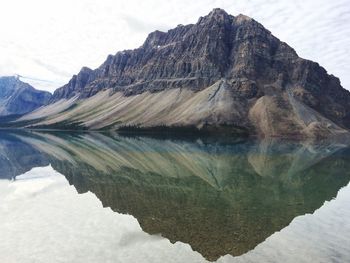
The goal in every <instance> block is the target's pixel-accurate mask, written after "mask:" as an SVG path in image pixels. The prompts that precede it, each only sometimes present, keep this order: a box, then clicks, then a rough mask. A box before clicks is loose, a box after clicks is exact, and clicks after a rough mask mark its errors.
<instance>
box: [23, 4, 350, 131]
mask: <svg viewBox="0 0 350 263" xmlns="http://www.w3.org/2000/svg"><path fill="white" fill-rule="evenodd" d="M349 110H350V93H349V91H347V90H345V89H344V88H342V86H341V84H340V81H339V79H338V78H336V77H334V76H333V75H328V74H327V72H326V70H325V69H324V68H322V67H321V66H320V65H318V64H317V63H315V62H312V61H309V60H305V59H302V58H300V57H298V55H297V53H296V52H295V51H294V50H293V49H292V48H291V47H290V46H288V45H287V44H286V43H284V42H282V41H280V40H279V39H278V38H276V37H274V36H273V35H272V34H271V32H270V31H268V30H267V29H266V28H264V27H263V26H262V25H261V24H259V23H258V22H257V21H255V20H254V19H252V18H249V17H247V16H244V15H238V16H231V15H229V14H227V13H226V12H225V11H224V10H222V9H214V10H213V11H212V12H210V13H209V14H208V15H207V16H205V17H201V18H200V19H199V20H198V22H197V23H196V24H190V25H185V26H184V25H178V26H177V27H176V28H174V29H171V30H169V31H168V32H161V31H155V32H152V33H151V34H149V36H148V37H147V39H146V41H145V42H144V44H143V45H142V46H141V47H139V48H137V49H134V50H125V51H122V52H118V53H117V54H116V55H114V56H113V55H109V56H108V57H107V60H106V61H105V62H104V63H103V64H102V65H101V66H100V67H99V68H97V69H95V70H91V69H89V68H86V67H84V68H82V70H81V71H80V72H79V73H78V74H77V75H75V76H73V78H72V79H71V80H70V81H69V83H68V84H66V85H64V86H63V87H61V88H59V89H57V90H56V91H55V93H54V94H53V96H52V98H51V100H50V104H49V105H48V106H46V107H44V108H42V109H39V110H37V111H35V112H33V113H32V114H29V115H27V116H25V117H23V118H21V119H20V123H21V125H27V126H28V125H29V124H28V123H30V125H31V126H36V127H56V128H82V129H94V130H95V129H113V130H117V129H155V128H157V127H158V128H164V129H165V128H183V129H185V128H190V129H200V130H202V131H206V130H208V131H212V130H214V131H217V130H221V131H222V130H225V131H228V132H230V133H231V132H233V133H236V132H241V133H242V132H243V133H248V134H257V135H260V136H265V137H269V136H293V137H328V136H333V135H339V134H346V133H347V129H349V128H350V113H349V112H350V111H349Z"/></svg>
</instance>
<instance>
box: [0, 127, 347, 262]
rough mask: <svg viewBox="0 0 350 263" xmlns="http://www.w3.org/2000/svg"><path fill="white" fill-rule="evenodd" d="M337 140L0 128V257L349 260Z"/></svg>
mask: <svg viewBox="0 0 350 263" xmlns="http://www.w3.org/2000/svg"><path fill="white" fill-rule="evenodd" d="M349 181H350V149H349V148H347V146H346V144H343V143H339V142H322V143H317V144H315V143H310V142H302V143H297V142H286V141H280V140H264V141H253V140H237V139H236V140H234V139H232V140H227V139H223V138H221V139H220V138H219V139H218V138H216V139H214V138H202V139H198V138H156V137H142V136H141V137H140V136H125V135H124V136H120V135H116V134H101V133H74V134H70V133H58V132H51V133H49V132H30V133H29V132H0V262H6V263H12V262H94V263H95V262H181V263H183V262H207V261H218V262H293V263H294V262H350V249H349V248H350V186H349Z"/></svg>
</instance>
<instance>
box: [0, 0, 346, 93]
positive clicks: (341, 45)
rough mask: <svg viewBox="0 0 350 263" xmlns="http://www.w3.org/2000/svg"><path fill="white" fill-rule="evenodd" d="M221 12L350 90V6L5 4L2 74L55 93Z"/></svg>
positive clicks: (90, 0) (94, 0)
mask: <svg viewBox="0 0 350 263" xmlns="http://www.w3.org/2000/svg"><path fill="white" fill-rule="evenodd" d="M215 7H221V8H223V9H225V10H226V11H227V12H228V13H230V14H232V15H238V14H239V13H242V14H245V15H248V16H251V17H253V18H254V19H255V20H257V21H259V22H261V23H262V24H263V25H264V26H265V27H266V28H268V29H269V30H270V31H271V32H272V33H273V34H274V35H275V36H277V37H278V38H280V39H281V40H283V41H285V42H287V43H288V44H289V45H290V46H292V47H293V48H294V49H295V50H296V51H297V52H298V54H299V56H301V57H304V58H307V59H311V60H314V61H317V62H319V63H320V64H321V65H322V66H324V67H325V68H326V69H327V71H328V72H329V73H331V74H333V75H336V76H337V77H339V78H340V80H341V82H342V85H343V87H345V88H347V89H349V90H350V0H293V1H292V0H278V1H277V0H234V1H233V0H201V1H190V0H167V1H164V0H147V1H136V0H127V1H123V0H50V1H48V0H30V1H28V0H0V24H1V26H0V58H1V59H0V76H1V75H14V74H20V75H22V76H25V77H26V78H24V79H23V80H24V81H26V82H29V83H31V84H32V85H34V86H35V87H36V88H39V89H46V90H49V91H53V90H55V88H58V87H60V86H62V85H63V84H65V83H66V82H68V80H69V79H70V78H71V76H72V75H73V74H76V73H77V72H79V70H80V68H81V67H83V66H88V67H90V68H96V67H98V66H99V65H100V64H102V63H103V61H104V60H105V59H106V57H107V55H108V54H115V53H116V52H117V51H120V50H123V49H133V48H137V47H139V46H140V45H141V44H142V43H143V41H144V39H145V38H146V36H147V35H148V33H149V32H151V31H154V30H157V29H158V30H163V31H164V30H168V29H170V28H173V27H175V26H176V25H178V24H188V23H195V22H196V21H197V20H198V18H199V17H200V16H204V15H206V14H207V13H209V12H210V11H211V10H212V9H213V8H215Z"/></svg>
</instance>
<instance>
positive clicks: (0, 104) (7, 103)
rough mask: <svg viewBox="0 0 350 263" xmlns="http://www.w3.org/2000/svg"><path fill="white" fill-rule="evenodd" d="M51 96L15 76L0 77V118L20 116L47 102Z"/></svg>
mask: <svg viewBox="0 0 350 263" xmlns="http://www.w3.org/2000/svg"><path fill="white" fill-rule="evenodd" d="M50 98H51V94H50V93H49V92H46V91H40V90H36V89H35V88H34V87H32V86H31V85H29V84H28V83H25V82H22V81H21V80H20V79H19V78H18V77H15V76H7V77H6V76H4V77H0V116H9V115H21V114H25V113H28V112H31V111H33V110H35V109H37V108H39V107H41V106H43V105H44V104H46V103H48V102H49V99H50Z"/></svg>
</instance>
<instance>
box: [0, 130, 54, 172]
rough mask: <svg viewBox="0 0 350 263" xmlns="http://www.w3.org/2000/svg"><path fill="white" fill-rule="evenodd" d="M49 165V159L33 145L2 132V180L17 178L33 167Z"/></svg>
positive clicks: (0, 156)
mask: <svg viewBox="0 0 350 263" xmlns="http://www.w3.org/2000/svg"><path fill="white" fill-rule="evenodd" d="M48 164H49V161H48V159H47V158H45V157H44V155H43V154H42V153H41V152H40V151H38V150H37V149H35V148H34V147H33V146H32V145H30V144H27V143H24V142H23V141H20V140H18V139H17V138H16V137H15V136H13V135H11V134H10V133H8V132H5V131H0V179H4V178H6V179H10V178H15V177H16V176H17V175H20V174H23V173H25V172H27V171H29V170H30V169H32V168H33V167H38V166H47V165H48Z"/></svg>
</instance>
